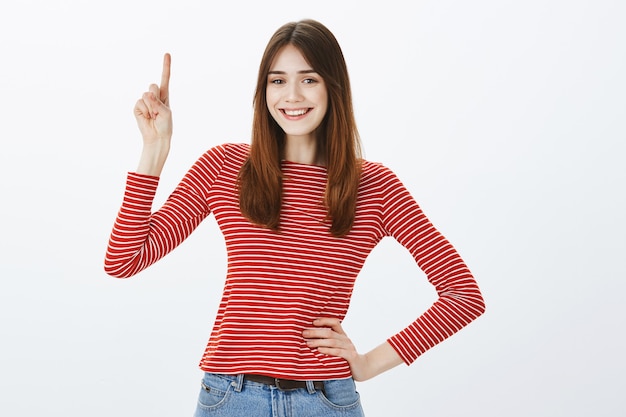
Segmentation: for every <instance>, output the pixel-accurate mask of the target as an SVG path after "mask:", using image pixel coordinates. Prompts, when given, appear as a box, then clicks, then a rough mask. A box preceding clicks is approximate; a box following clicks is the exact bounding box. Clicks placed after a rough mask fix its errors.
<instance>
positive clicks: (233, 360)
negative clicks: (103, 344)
mask: <svg viewBox="0 0 626 417" xmlns="http://www.w3.org/2000/svg"><path fill="white" fill-rule="evenodd" d="M248 152H249V145H246V144H226V145H222V146H217V147H215V148H212V149H210V150H209V151H207V152H206V153H205V154H204V155H202V156H201V157H200V159H199V160H198V161H197V162H196V163H195V164H194V165H193V166H192V168H191V169H190V170H189V171H188V173H187V174H186V175H185V177H184V178H183V180H182V181H181V182H180V184H179V185H178V187H177V188H176V189H175V191H174V192H173V193H172V194H171V195H170V197H169V198H168V200H167V201H166V203H165V204H164V205H163V207H162V208H160V209H159V210H158V211H156V212H154V213H151V206H152V202H153V199H154V195H155V192H156V188H157V184H158V178H156V177H150V176H145V175H139V174H135V173H129V174H128V180H127V185H126V191H125V194H124V199H123V203H122V207H121V209H120V211H119V214H118V217H117V219H116V221H115V224H114V226H113V231H112V234H111V238H110V241H109V246H108V249H107V253H106V258H105V271H106V272H107V273H108V274H110V275H112V276H115V277H119V278H126V277H130V276H132V275H134V274H136V273H138V272H139V271H141V270H143V269H144V268H146V267H148V266H149V265H151V264H152V263H154V262H156V261H157V260H158V259H160V258H161V257H163V256H164V255H165V254H167V253H168V252H169V251H171V250H172V249H174V248H175V247H176V246H177V245H178V244H180V243H181V242H182V241H183V240H184V239H185V238H186V237H187V236H188V235H189V234H190V233H191V232H192V231H193V230H194V229H195V228H196V227H197V226H198V225H199V224H200V222H201V221H202V220H203V219H204V218H205V217H207V216H208V215H209V214H210V213H211V212H212V213H213V214H214V216H215V218H216V220H217V223H218V225H219V227H220V229H221V231H222V233H223V234H224V238H225V242H226V250H227V255H228V269H227V275H226V282H225V287H224V293H223V296H222V299H221V302H220V305H219V309H218V313H217V317H216V321H215V325H214V328H213V331H212V333H211V337H210V340H209V342H208V345H207V347H206V350H205V352H204V355H203V356H202V360H201V361H200V368H201V369H202V370H204V371H206V372H214V373H223V374H239V373H251V374H264V375H269V376H273V377H279V378H289V379H300V380H306V379H313V380H325V379H335V378H345V377H349V376H350V368H349V366H348V364H347V362H346V361H345V360H344V359H342V358H338V357H332V356H326V355H323V354H320V353H319V352H318V351H317V350H315V349H311V348H309V347H307V345H306V343H305V341H304V338H303V337H302V331H303V329H304V328H306V327H310V326H311V323H312V321H313V320H314V319H316V318H318V317H336V318H339V319H341V320H342V319H343V318H344V317H345V315H346V312H347V310H348V305H349V302H350V296H351V294H352V289H353V285H354V282H355V279H356V277H357V275H358V273H359V271H360V270H361V268H362V267H363V264H364V262H365V259H366V258H367V256H368V254H369V253H370V252H371V251H372V249H373V248H374V247H375V246H376V244H377V243H378V242H379V241H380V240H381V239H382V238H384V237H386V236H393V237H394V238H395V239H396V240H397V241H398V242H399V243H400V244H402V245H403V246H405V247H406V248H407V249H408V250H409V252H410V253H411V254H412V255H413V257H414V258H415V261H416V262H417V264H418V265H419V267H420V268H421V269H422V270H423V271H424V272H425V274H426V276H427V277H428V280H429V281H430V282H431V283H432V284H433V285H434V286H435V288H436V290H437V293H438V294H439V298H438V299H437V301H435V303H434V304H433V305H432V306H431V307H430V308H429V309H428V310H427V311H426V312H425V313H424V314H423V315H421V316H420V317H418V318H417V319H416V320H415V321H414V322H413V323H412V324H411V325H410V326H408V327H407V328H406V329H404V330H403V331H401V332H400V333H398V334H396V335H394V336H393V337H391V338H389V339H388V342H389V343H390V344H391V345H392V346H393V347H394V349H395V350H396V351H397V352H398V353H399V355H400V356H401V357H402V359H403V360H404V361H405V362H406V363H407V364H408V363H411V362H413V361H414V360H415V359H416V358H417V357H418V356H419V355H420V354H422V353H423V352H425V351H426V350H427V349H429V348H431V347H432V346H434V345H435V344H437V343H439V342H441V341H442V340H444V339H445V338H447V337H449V336H451V335H452V334H453V333H455V332H456V331H458V330H460V329H461V328H462V327H464V326H465V325H467V324H468V323H469V322H470V321H472V320H473V319H475V318H476V317H478V316H479V315H480V314H481V313H482V312H483V311H484V304H483V299H482V296H481V293H480V291H479V289H478V286H477V284H476V282H475V280H474V278H473V277H472V275H471V273H470V271H469V270H468V268H467V267H466V265H465V263H464V262H463V260H462V259H461V258H460V257H459V255H458V253H457V252H456V250H455V249H454V248H453V247H452V245H451V244H450V243H449V242H448V241H447V240H446V239H445V238H444V237H443V236H442V235H441V234H440V233H439V232H438V231H437V230H436V229H435V228H434V227H433V225H432V224H431V223H430V222H429V220H428V219H427V218H426V216H425V215H424V214H423V213H422V211H421V209H420V207H419V206H418V204H417V203H416V202H415V200H414V199H413V197H412V196H411V195H410V194H409V192H408V191H407V190H406V188H405V187H404V186H403V184H402V183H401V182H400V181H399V180H398V178H397V177H396V176H395V174H394V173H393V172H392V171H391V170H389V169H388V168H386V167H384V166H383V165H380V164H376V163H372V162H367V161H366V162H364V165H363V170H362V178H361V183H360V186H359V194H358V200H357V211H356V217H355V222H354V227H353V228H352V230H351V231H350V233H349V234H348V235H346V236H345V237H342V238H336V237H333V236H332V235H331V234H330V233H329V227H328V223H327V222H325V220H324V219H325V217H326V210H325V208H324V207H323V205H322V201H323V195H324V188H325V185H326V169H325V168H324V167H321V166H315V165H303V164H298V163H294V162H289V161H284V162H283V163H282V170H283V173H284V176H285V178H284V180H283V207H282V211H281V223H280V232H274V231H271V230H268V229H266V228H262V227H259V226H256V225H253V224H251V223H250V222H249V221H248V220H246V219H245V218H244V217H243V216H242V215H241V213H240V211H239V207H238V196H237V191H236V181H237V174H238V172H239V170H240V168H241V166H242V164H243V163H244V161H245V159H246V157H247V155H248Z"/></svg>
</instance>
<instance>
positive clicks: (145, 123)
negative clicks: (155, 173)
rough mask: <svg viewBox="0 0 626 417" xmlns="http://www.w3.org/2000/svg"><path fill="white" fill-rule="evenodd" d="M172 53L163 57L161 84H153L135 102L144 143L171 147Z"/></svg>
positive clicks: (136, 116) (135, 111) (135, 110)
mask: <svg viewBox="0 0 626 417" xmlns="http://www.w3.org/2000/svg"><path fill="white" fill-rule="evenodd" d="M171 61H172V58H171V56H170V54H165V56H164V57H163V73H162V75H161V84H160V85H156V84H151V85H150V87H149V90H148V91H146V92H145V93H143V96H142V97H141V99H139V100H137V103H136V104H135V109H134V113H135V119H136V120H137V125H138V126H139V131H140V132H141V135H142V136H143V141H144V145H161V147H163V145H165V147H166V148H169V141H170V138H171V136H172V113H171V111H170V108H169V103H170V97H169V83H170V66H171Z"/></svg>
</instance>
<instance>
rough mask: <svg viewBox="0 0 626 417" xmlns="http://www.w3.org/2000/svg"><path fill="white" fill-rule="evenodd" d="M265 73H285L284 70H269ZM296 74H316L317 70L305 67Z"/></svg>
mask: <svg viewBox="0 0 626 417" xmlns="http://www.w3.org/2000/svg"><path fill="white" fill-rule="evenodd" d="M267 74H268V75H270V74H280V75H285V74H287V73H286V72H285V71H269V72H268V73H267ZM298 74H317V71H315V70H312V69H307V70H301V71H298Z"/></svg>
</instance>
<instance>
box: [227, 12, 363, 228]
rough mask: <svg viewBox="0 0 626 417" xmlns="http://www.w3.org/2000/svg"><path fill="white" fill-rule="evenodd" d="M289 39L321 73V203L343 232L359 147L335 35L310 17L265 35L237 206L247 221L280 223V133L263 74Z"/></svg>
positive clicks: (348, 222)
mask: <svg viewBox="0 0 626 417" xmlns="http://www.w3.org/2000/svg"><path fill="white" fill-rule="evenodd" d="M286 45H294V46H295V47H296V48H298V50H299V51H300V52H301V53H302V55H303V56H304V58H305V59H306V61H307V62H308V63H309V64H310V65H311V67H312V68H313V69H314V70H315V72H317V73H318V74H319V75H320V76H321V77H322V78H323V79H324V82H325V84H326V88H327V90H328V110H327V112H326V115H325V117H324V120H323V121H322V123H321V124H320V126H319V127H318V129H317V131H316V137H317V152H318V155H320V156H321V157H322V158H323V160H324V161H326V168H327V173H328V179H327V183H326V192H325V196H324V204H325V205H326V207H327V210H328V219H327V220H329V221H330V222H331V227H330V233H331V234H332V235H333V236H336V237H340V236H344V235H346V234H347V233H348V232H349V231H350V229H351V228H352V225H353V223H354V216H355V211H356V198H357V191H358V186H359V179H360V173H361V147H360V140H359V134H358V131H357V128H356V122H355V120H354V110H353V108H352V92H351V89H350V79H349V77H348V69H347V66H346V62H345V59H344V57H343V53H342V52H341V48H340V47H339V43H338V42H337V40H336V39H335V36H334V35H333V34H332V33H331V32H330V31H329V30H328V29H327V28H326V27H325V26H324V25H322V24H321V23H319V22H317V21H315V20H309V19H307V20H301V21H299V22H292V23H287V24H285V25H283V26H282V27H280V28H279V29H278V30H277V31H276V32H275V33H274V35H273V36H272V38H271V39H270V41H269V43H268V45H267V47H266V48H265V52H264V54H263V58H262V59H261V64H260V66H259V75H258V79H257V86H256V91H255V94H254V117H253V125H252V140H251V145H250V155H249V157H248V159H247V161H246V162H245V164H244V165H243V167H242V168H241V171H240V173H239V184H238V186H239V206H240V209H241V213H242V214H243V215H244V216H245V217H246V218H248V219H249V220H250V221H252V222H253V223H257V224H259V225H262V226H265V227H268V228H270V229H272V230H279V229H280V208H281V204H282V172H281V168H280V159H281V157H282V155H283V151H284V147H285V133H284V132H283V130H282V129H281V128H280V126H279V125H278V123H276V121H275V120H274V119H273V117H272V116H271V114H270V112H269V110H268V108H267V103H266V88H267V77H268V73H269V71H270V66H271V65H272V62H273V60H274V58H275V57H276V55H277V54H278V53H279V52H280V50H281V49H282V48H283V47H285V46H286Z"/></svg>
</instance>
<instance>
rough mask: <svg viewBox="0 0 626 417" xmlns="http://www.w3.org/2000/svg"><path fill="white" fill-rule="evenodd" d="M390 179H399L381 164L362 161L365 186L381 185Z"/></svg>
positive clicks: (362, 180) (362, 177)
mask: <svg viewBox="0 0 626 417" xmlns="http://www.w3.org/2000/svg"><path fill="white" fill-rule="evenodd" d="M390 178H397V177H396V174H394V172H393V171H392V170H391V169H390V168H388V167H387V166H385V165H383V164H382V163H381V162H372V161H367V160H363V161H362V165H361V182H362V183H363V184H373V183H380V182H384V181H385V180H386V179H387V180H388V179H390Z"/></svg>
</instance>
